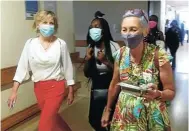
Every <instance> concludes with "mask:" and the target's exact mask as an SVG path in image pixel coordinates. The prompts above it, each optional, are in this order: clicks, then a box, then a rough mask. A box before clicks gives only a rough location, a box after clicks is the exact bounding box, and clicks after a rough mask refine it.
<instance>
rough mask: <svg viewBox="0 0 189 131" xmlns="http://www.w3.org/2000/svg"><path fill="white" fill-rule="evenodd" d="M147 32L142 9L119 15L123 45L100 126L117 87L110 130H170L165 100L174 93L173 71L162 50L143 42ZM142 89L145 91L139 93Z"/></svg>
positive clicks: (170, 97) (109, 109)
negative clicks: (159, 87)
mask: <svg viewBox="0 0 189 131" xmlns="http://www.w3.org/2000/svg"><path fill="white" fill-rule="evenodd" d="M147 33H148V19H147V15H146V14H145V13H144V11H142V10H141V9H133V10H128V11H127V12H126V13H125V14H124V15H123V20H122V25H121V34H122V37H123V39H124V42H125V43H126V44H127V46H124V47H122V48H121V49H120V50H118V51H117V52H116V56H115V65H114V74H113V78H112V81H111V84H110V87H109V92H108V102H107V106H106V108H105V111H104V115H103V117H102V126H103V127H106V126H107V125H108V124H109V116H110V111H111V108H112V103H113V101H114V99H115V96H116V93H117V92H118V90H119V89H120V88H121V92H120V94H119V98H118V102H117V105H116V108H115V112H114V116H113V120H112V122H111V129H110V130H111V131H128V130H132V131H168V130H170V121H169V117H168V111H167V107H166V104H165V101H167V100H172V99H173V98H174V95H175V89H174V82H173V73H172V70H171V66H170V63H169V59H168V56H167V54H166V52H165V51H164V50H163V49H161V48H159V47H157V46H155V45H153V44H148V43H146V42H143V38H144V36H146V35H147ZM158 74H160V76H159V75H158ZM158 77H160V79H161V81H162V83H163V91H160V90H158V87H157V85H158V83H159V81H158ZM118 82H122V84H123V83H132V85H135V86H137V87H138V89H139V90H135V89H134V88H133V89H132V87H130V90H129V87H124V86H121V87H120V86H118V85H117V83H118ZM123 85H124V84H123ZM146 88H147V90H145V91H146V92H142V89H146ZM138 92H139V93H138Z"/></svg>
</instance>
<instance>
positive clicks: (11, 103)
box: [7, 92, 17, 109]
mask: <svg viewBox="0 0 189 131" xmlns="http://www.w3.org/2000/svg"><path fill="white" fill-rule="evenodd" d="M16 100H17V92H12V94H11V96H10V97H9V99H8V101H7V104H8V107H9V108H10V109H12V108H13V107H14V106H15V103H16Z"/></svg>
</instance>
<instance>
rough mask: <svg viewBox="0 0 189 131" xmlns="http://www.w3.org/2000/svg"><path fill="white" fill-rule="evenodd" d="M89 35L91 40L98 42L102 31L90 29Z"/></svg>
mask: <svg viewBox="0 0 189 131" xmlns="http://www.w3.org/2000/svg"><path fill="white" fill-rule="evenodd" d="M89 35H90V37H91V39H92V40H94V41H95V42H98V41H99V40H100V39H101V38H102V29H100V28H91V29H90V30H89Z"/></svg>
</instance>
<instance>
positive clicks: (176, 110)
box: [11, 44, 189, 131]
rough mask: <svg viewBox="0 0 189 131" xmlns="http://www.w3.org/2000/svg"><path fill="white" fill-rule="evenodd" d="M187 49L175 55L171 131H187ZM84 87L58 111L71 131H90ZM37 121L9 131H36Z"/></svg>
mask: <svg viewBox="0 0 189 131" xmlns="http://www.w3.org/2000/svg"><path fill="white" fill-rule="evenodd" d="M188 47H189V46H188V44H185V45H184V46H182V47H180V48H179V51H178V53H177V69H176V71H175V83H176V96H175V99H174V100H173V101H172V102H171V107H170V118H171V124H172V131H188V80H189V68H188V67H189V58H188V54H189V52H188ZM78 78H79V79H80V80H83V81H85V79H84V77H83V75H82V73H81V72H78ZM83 83H84V82H83ZM84 85H85V84H83V87H82V88H81V89H80V90H79V96H78V97H77V98H76V101H75V103H74V104H73V105H72V106H70V107H67V106H65V103H64V104H63V106H62V108H61V110H60V112H61V115H62V117H63V118H64V119H65V120H66V121H67V122H68V124H69V125H70V126H71V128H72V130H73V131H92V128H91V127H90V125H89V124H88V120H87V117H88V105H89V95H88V94H89V93H88V89H87V88H86V87H85V86H84ZM81 118H82V119H81ZM38 120H39V116H37V117H35V118H33V119H32V120H30V121H28V122H26V123H24V124H22V125H20V126H19V127H17V128H15V129H11V130H12V131H37V124H38Z"/></svg>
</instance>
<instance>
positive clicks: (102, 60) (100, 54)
mask: <svg viewBox="0 0 189 131" xmlns="http://www.w3.org/2000/svg"><path fill="white" fill-rule="evenodd" d="M97 59H98V60H99V61H100V62H102V63H103V62H105V61H106V57H105V54H104V52H103V51H99V52H98V54H97Z"/></svg>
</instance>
